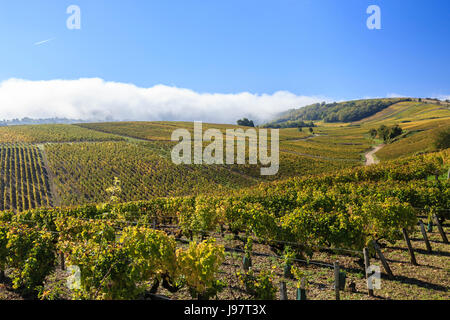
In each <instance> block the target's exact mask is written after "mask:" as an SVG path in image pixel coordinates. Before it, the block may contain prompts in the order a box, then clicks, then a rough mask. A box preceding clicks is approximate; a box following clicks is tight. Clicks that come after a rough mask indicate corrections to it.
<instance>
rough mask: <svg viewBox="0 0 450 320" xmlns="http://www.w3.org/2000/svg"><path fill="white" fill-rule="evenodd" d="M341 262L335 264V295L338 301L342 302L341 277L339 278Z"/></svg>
mask: <svg viewBox="0 0 450 320" xmlns="http://www.w3.org/2000/svg"><path fill="white" fill-rule="evenodd" d="M339 269H340V268H339V262H337V261H336V262H335V263H334V291H335V293H336V300H341V297H340V292H339V290H340V288H341V286H340V283H339V282H340V277H339Z"/></svg>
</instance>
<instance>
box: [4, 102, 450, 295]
mask: <svg viewBox="0 0 450 320" xmlns="http://www.w3.org/2000/svg"><path fill="white" fill-rule="evenodd" d="M449 119H450V118H449V113H448V109H446V108H445V107H442V106H436V105H433V104H431V103H426V104H424V103H418V102H417V101H407V102H399V103H395V104H393V105H391V106H389V107H387V108H386V109H384V110H382V111H380V112H378V113H376V114H374V115H372V116H371V117H369V118H367V119H363V120H362V121H357V122H353V123H326V122H324V121H315V125H316V126H315V127H314V128H313V130H312V132H311V131H310V130H309V129H306V128H303V130H302V131H300V130H298V128H283V129H280V146H279V149H280V168H279V171H278V173H277V174H276V175H274V176H261V174H260V169H261V167H262V165H261V164H257V165H249V164H244V165H187V164H182V165H175V164H174V163H173V162H172V161H171V150H172V148H173V146H174V145H175V144H176V142H172V141H170V138H171V133H172V131H173V130H174V129H179V128H185V129H188V131H190V132H192V131H193V124H192V123H187V122H119V123H87V124H77V125H40V126H17V127H1V128H0V169H1V177H0V182H1V184H0V299H152V298H155V294H156V295H158V296H160V295H162V296H165V297H168V298H171V299H198V298H202V299H203V298H208V299H216V298H218V299H279V298H280V292H279V287H280V282H285V283H286V285H287V294H288V296H289V297H290V299H295V295H296V291H297V285H298V284H299V282H301V280H302V279H303V281H306V283H307V286H306V291H307V296H308V299H324V300H329V299H335V295H336V292H335V290H334V286H335V281H336V279H335V278H334V269H333V268H334V266H333V264H334V263H335V262H338V263H339V266H340V268H341V271H344V272H345V274H346V288H345V290H343V291H341V292H340V297H341V299H345V300H347V299H349V300H350V299H356V300H360V299H449V298H450V296H449V291H448V289H449V285H450V283H449V280H448V270H449V268H450V265H449V261H448V255H449V254H450V253H449V245H448V243H446V241H445V239H444V236H442V234H441V233H440V230H439V229H438V228H437V224H438V223H440V224H441V226H442V228H443V229H442V230H443V231H444V235H445V234H447V233H448V230H449V225H448V218H449V213H450V202H449V199H450V194H449V192H450V191H449V190H450V189H449V182H448V180H446V179H445V178H446V174H447V172H448V169H449V166H450V157H449V156H450V154H449V150H450V149H444V150H440V151H439V150H437V148H436V147H435V146H434V144H433V142H434V137H435V135H436V134H437V132H439V131H440V130H443V129H446V128H448V126H449V124H450V120H449ZM395 124H398V125H399V126H400V127H401V128H402V129H403V133H402V135H400V136H398V137H396V138H395V139H394V140H393V141H389V142H386V143H385V144H386V145H385V146H384V147H383V148H381V149H380V150H379V151H378V152H377V153H376V157H377V158H378V159H379V160H381V162H380V163H379V164H376V165H371V166H365V157H364V155H365V154H366V153H367V152H369V151H370V150H372V148H373V147H374V146H376V145H379V144H381V143H382V141H381V140H380V139H379V138H372V137H371V136H370V134H369V130H371V129H374V128H375V129H376V128H378V127H379V126H381V125H389V126H392V125H395ZM210 128H217V129H220V130H221V131H222V132H224V133H225V130H226V129H227V128H232V129H237V128H241V129H248V128H246V127H238V126H234V125H225V124H224V125H217V124H204V125H203V130H207V129H210ZM206 145H208V142H205V141H204V142H203V146H206ZM246 156H247V157H248V150H247V152H246ZM436 177H437V178H436ZM419 220H420V221H422V222H423V223H424V224H425V225H427V230H428V231H426V233H427V234H428V237H429V238H430V239H429V240H430V243H431V246H432V247H433V251H432V252H428V250H427V248H426V247H425V243H424V241H423V240H424V239H423V233H422V232H421V229H420V228H419V226H418V222H419ZM403 232H405V233H406V234H407V235H409V238H410V239H411V243H412V246H413V248H414V251H415V258H416V260H417V265H415V264H412V263H411V261H410V259H411V257H410V253H409V251H408V248H407V246H406V243H405V240H404V233H403ZM374 241H375V243H376V244H377V245H379V246H380V247H381V250H382V252H383V253H384V256H385V257H386V259H387V262H388V264H389V265H390V267H391V269H392V272H393V274H394V277H393V278H389V277H388V274H387V271H386V269H383V268H382V287H381V289H377V290H375V295H373V296H369V295H368V294H367V282H366V275H365V272H364V259H363V250H364V249H367V250H368V254H369V256H370V261H371V262H373V263H374V264H375V265H381V261H380V256H379V253H377V252H376V250H375V246H374V245H373V243H374ZM149 248H150V249H149ZM244 257H245V259H244ZM249 259H250V260H251V261H252V268H251V270H248V269H247V267H246V266H245V265H244V260H245V261H246V262H245V264H247V263H248V261H249ZM198 261H203V262H202V263H197V262H198ZM69 266H78V267H79V268H80V272H81V274H83V280H82V281H81V283H80V284H79V286H78V289H72V290H69V288H67V286H66V285H65V284H66V282H67V279H68V277H69V276H70V275H69V273H68V267H69ZM293 266H294V267H295V268H293V269H291V267H293ZM286 269H287V270H290V271H291V273H293V275H291V274H288V273H286V272H285V271H286ZM1 279H3V281H2V280H1ZM105 284H106V285H105Z"/></svg>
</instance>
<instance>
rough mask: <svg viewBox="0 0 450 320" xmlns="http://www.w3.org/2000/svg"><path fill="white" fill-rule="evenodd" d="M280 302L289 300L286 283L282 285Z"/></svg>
mask: <svg viewBox="0 0 450 320" xmlns="http://www.w3.org/2000/svg"><path fill="white" fill-rule="evenodd" d="M280 300H288V297H287V289H286V282H284V281H282V282H281V283H280Z"/></svg>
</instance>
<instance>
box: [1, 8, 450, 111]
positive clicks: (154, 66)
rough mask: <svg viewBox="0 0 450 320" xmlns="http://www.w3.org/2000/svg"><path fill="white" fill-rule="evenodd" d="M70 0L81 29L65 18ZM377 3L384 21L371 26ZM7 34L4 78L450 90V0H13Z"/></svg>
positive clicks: (232, 89) (229, 88) (350, 93)
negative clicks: (377, 26)
mask: <svg viewBox="0 0 450 320" xmlns="http://www.w3.org/2000/svg"><path fill="white" fill-rule="evenodd" d="M71 4H75V5H78V6H79V7H80V8H81V30H68V29H67V28H66V20H67V18H68V17H69V15H68V14H67V13H66V8H67V7H68V6H69V5H71ZM372 4H375V5H378V6H380V8H381V23H382V29H381V30H369V29H368V28H367V27H366V20H367V18H368V17H369V15H368V14H367V13H366V8H367V7H368V6H369V5H372ZM0 39H1V43H2V45H1V50H0V81H6V80H8V79H10V78H18V79H26V80H32V81H38V80H55V79H66V80H74V79H79V78H101V79H103V80H105V81H107V82H108V81H114V82H120V83H131V84H134V85H136V86H137V87H140V88H150V87H153V86H155V85H159V84H162V85H166V86H170V87H178V88H187V89H190V90H193V91H194V92H196V93H200V94H201V93H223V94H236V93H240V92H249V93H252V94H269V95H271V94H273V93H275V92H277V91H288V92H290V93H292V94H294V95H299V96H308V97H324V98H327V99H331V100H343V99H355V98H363V97H381V96H388V95H405V96H422V97H428V96H448V95H450V80H449V79H450V78H449V74H450V41H449V39H450V1H447V0H442V1H438V0H428V1H411V0H408V1H407V0H395V1H392V0H389V1H382V0H370V1H365V0H344V1H338V0H295V1H294V0H293V1H287V0H278V1H265V0H240V1H236V0H220V1H218V0H214V1H204V0H184V1H181V0H180V1H175V0H164V1H163V0H161V1H150V0H128V1H118V0H89V1H88V0H70V1H62V0H58V1H54V0H40V1H29V0H15V1H5V0H2V1H1V3H0ZM47 39H53V40H52V41H49V42H46V43H43V44H41V45H35V43H37V42H39V41H43V40H47ZM0 118H1V115H0Z"/></svg>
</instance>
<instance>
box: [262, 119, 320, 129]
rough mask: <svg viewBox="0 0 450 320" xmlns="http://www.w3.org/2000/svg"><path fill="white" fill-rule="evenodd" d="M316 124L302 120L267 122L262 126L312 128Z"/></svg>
mask: <svg viewBox="0 0 450 320" xmlns="http://www.w3.org/2000/svg"><path fill="white" fill-rule="evenodd" d="M314 127H316V125H315V124H314V122H312V121H310V122H304V121H303V120H296V121H286V122H282V123H269V124H266V125H264V126H263V128H273V129H283V128H299V129H301V128H314Z"/></svg>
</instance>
